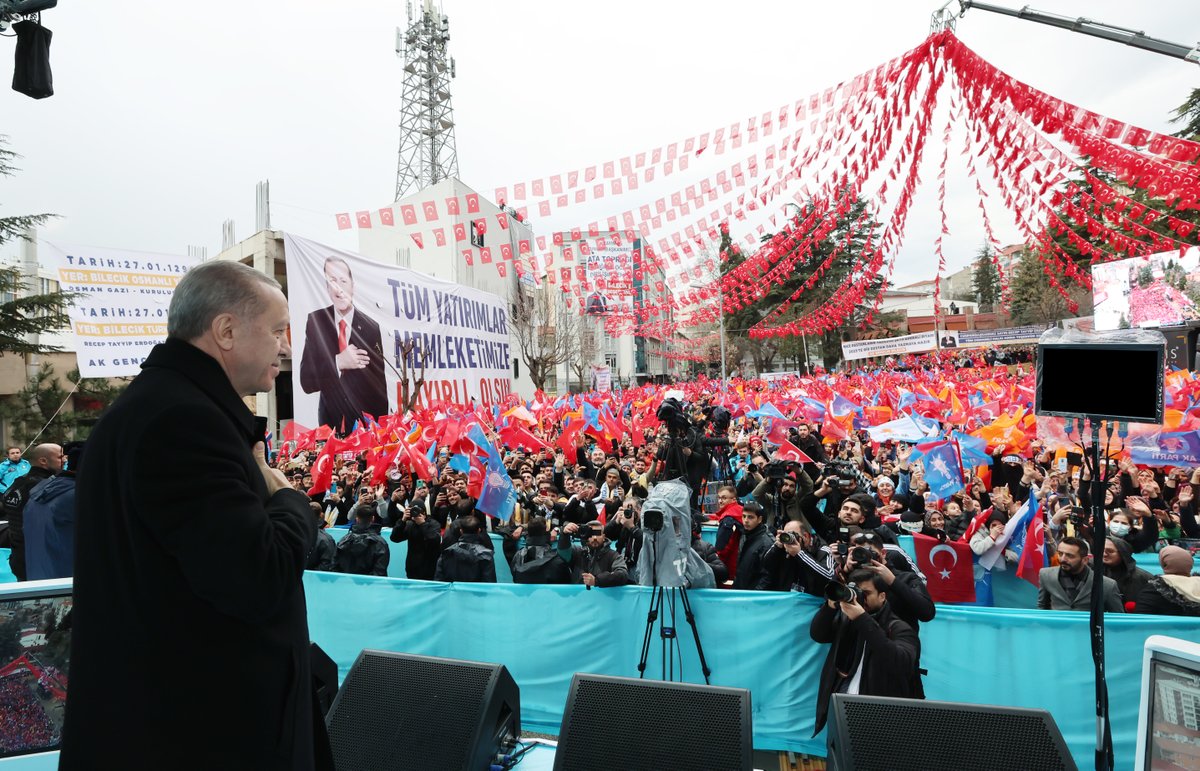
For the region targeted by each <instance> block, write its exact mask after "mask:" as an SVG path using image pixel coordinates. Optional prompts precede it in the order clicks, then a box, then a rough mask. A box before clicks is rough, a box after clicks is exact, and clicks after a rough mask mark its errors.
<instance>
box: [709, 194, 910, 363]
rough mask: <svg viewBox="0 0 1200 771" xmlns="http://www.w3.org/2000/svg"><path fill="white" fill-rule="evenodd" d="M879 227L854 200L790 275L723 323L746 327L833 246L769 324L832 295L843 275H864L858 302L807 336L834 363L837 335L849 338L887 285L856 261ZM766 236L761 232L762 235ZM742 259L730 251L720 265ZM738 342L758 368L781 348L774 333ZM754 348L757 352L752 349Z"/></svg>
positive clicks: (801, 312) (861, 203)
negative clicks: (807, 285) (835, 320)
mask: <svg viewBox="0 0 1200 771" xmlns="http://www.w3.org/2000/svg"><path fill="white" fill-rule="evenodd" d="M806 213H807V212H806V210H803V209H802V210H801V211H800V213H799V215H798V216H797V217H796V218H795V220H794V221H793V223H794V224H793V228H794V227H796V226H798V224H799V223H802V222H803V221H804V215H805V214H806ZM819 227H820V222H819V221H818V222H817V223H816V224H815V225H814V226H813V230H816V229H817V228H819ZM881 231H882V226H881V225H880V223H879V222H878V221H877V220H876V219H875V218H874V216H872V215H871V214H870V213H868V211H867V204H866V202H865V201H863V200H861V199H860V200H857V201H855V202H854V203H853V204H852V205H851V206H850V207H849V208H848V210H847V211H846V213H845V214H844V215H842V216H841V217H839V218H838V220H837V222H836V224H835V226H834V228H833V230H832V231H831V232H830V233H829V234H828V235H826V236H825V238H823V239H821V240H820V241H818V242H817V243H816V244H814V245H813V248H812V251H811V254H810V255H809V256H808V257H807V258H805V259H803V260H801V261H800V262H797V263H796V265H795V266H794V269H793V271H792V273H791V275H789V276H788V277H787V278H786V279H785V280H784V281H782V282H780V283H777V284H775V285H773V286H771V287H770V288H769V289H768V290H767V294H766V296H765V297H763V298H762V299H760V300H758V301H757V302H755V303H752V304H750V305H748V306H746V307H744V308H741V309H739V310H738V311H736V312H735V313H731V314H729V316H728V317H727V318H726V320H725V324H726V328H727V329H729V330H733V331H736V332H739V333H741V334H742V335H744V334H745V332H746V331H748V330H749V329H750V327H752V326H754V325H755V324H757V323H758V322H759V321H760V320H762V319H763V318H764V317H765V316H766V315H767V314H769V313H770V312H771V311H772V310H774V309H775V308H777V307H778V306H779V305H780V304H782V303H783V302H784V301H786V300H787V298H788V297H790V296H791V295H792V294H793V293H794V292H795V291H796V290H797V289H799V288H800V286H801V285H803V284H804V282H805V281H807V280H808V278H809V277H810V276H812V274H813V272H814V271H816V269H817V268H818V267H819V266H820V265H821V264H823V263H824V262H825V260H826V259H827V258H829V257H830V255H834V252H835V251H836V252H837V254H836V255H834V257H833V261H832V263H831V264H830V266H829V267H828V268H827V269H826V270H825V272H824V273H823V274H822V275H821V277H820V278H819V279H818V280H817V282H816V283H815V284H814V285H813V286H812V287H811V288H809V289H808V290H806V291H805V292H804V293H803V294H801V295H800V297H799V298H797V299H796V301H795V302H793V303H792V305H791V307H790V308H789V309H788V311H787V312H786V313H785V314H784V315H783V316H782V317H780V318H778V319H775V320H773V321H772V324H780V323H786V322H788V321H792V320H795V319H797V318H800V317H801V316H803V315H804V314H806V313H809V312H811V311H814V310H816V309H817V308H819V307H821V306H822V305H824V304H825V303H826V302H828V301H829V300H830V299H832V298H833V296H834V295H835V294H836V293H837V292H838V291H840V290H841V289H842V285H843V283H845V282H847V280H849V282H850V283H856V282H858V281H862V280H865V281H866V282H867V291H866V294H865V295H864V296H863V299H862V302H861V303H860V304H859V307H857V308H855V309H854V310H853V311H852V312H851V314H850V315H849V317H847V318H846V319H844V320H843V321H842V323H841V324H840V325H839V326H837V327H836V328H834V329H832V330H829V331H827V332H825V333H823V334H821V335H819V339H816V340H813V339H810V340H809V346H810V351H812V352H813V353H819V354H820V356H821V358H822V360H823V361H824V363H825V366H827V367H829V366H833V365H834V364H836V363H837V362H839V361H841V358H842V341H843V340H849V339H852V338H853V336H854V335H855V334H856V333H857V331H858V327H859V326H861V325H862V324H863V323H864V321H865V320H866V317H867V314H868V313H870V310H871V308H872V307H873V306H874V304H875V299H876V297H877V296H878V295H879V293H880V292H882V291H884V290H885V289H887V287H888V282H887V280H886V279H885V278H883V276H881V275H878V274H874V275H870V276H868V275H865V274H864V273H863V272H862V268H861V267H859V266H857V263H858V261H859V259H860V257H862V256H863V253H864V251H865V249H866V248H867V242H868V238H869V239H870V244H871V248H872V249H874V248H875V247H876V246H878V244H879V239H880V236H881ZM787 232H789V233H792V230H791V229H789V230H788V231H787ZM793 235H795V236H797V239H796V240H797V242H798V243H800V242H803V241H804V240H805V237H806V236H807V235H809V233H807V232H806V233H793ZM771 237H772V236H766V237H765V238H764V241H767V240H769V239H770V238H771ZM863 259H864V262H869V256H868V257H865V258H863ZM744 261H745V257H744V256H743V255H740V254H734V255H731V256H730V258H729V259H728V260H727V261H726V263H725V265H724V268H725V271H726V272H728V271H732V270H733V269H735V268H736V267H737V266H738V265H740V264H741V263H742V262H744ZM880 323H883V320H881V319H878V318H877V319H876V324H880ZM739 345H744V346H747V347H748V348H749V351H750V353H751V355H752V356H753V357H754V361H755V367H756V368H757V369H758V371H759V372H764V371H767V370H768V369H769V368H770V365H771V364H772V363H773V360H774V358H775V356H776V355H777V354H778V353H779V352H780V340H779V339H778V338H774V339H772V338H766V339H760V340H751V339H749V338H748V337H740V338H739ZM756 349H757V350H758V351H759V352H760V353H758V354H757V355H756V353H755V352H756ZM801 350H802V349H801ZM787 355H789V356H792V355H794V352H789V353H788V354H787Z"/></svg>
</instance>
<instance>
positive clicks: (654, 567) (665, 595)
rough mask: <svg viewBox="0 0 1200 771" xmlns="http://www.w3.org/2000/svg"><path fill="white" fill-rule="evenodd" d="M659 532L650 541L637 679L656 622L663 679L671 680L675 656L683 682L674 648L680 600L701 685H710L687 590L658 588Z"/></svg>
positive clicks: (678, 653) (643, 673)
mask: <svg viewBox="0 0 1200 771" xmlns="http://www.w3.org/2000/svg"><path fill="white" fill-rule="evenodd" d="M662 532H663V531H662V529H659V530H657V531H655V532H654V541H653V544H652V547H651V562H650V569H651V577H652V578H651V580H652V581H653V584H654V587H653V589H652V591H651V594H650V611H649V612H648V613H647V614H646V633H645V635H644V636H643V637H642V654H641V657H640V658H639V659H638V666H637V669H638V677H639V678H645V676H646V662H647V661H648V660H649V658H650V640H651V639H652V638H653V636H654V625H655V623H657V624H658V630H659V631H658V636H659V639H660V640H661V641H662V671H663V679H664V680H674V679H675V660H676V657H677V656H678V659H679V680H680V682H682V681H683V656H682V652H681V651H680V650H679V648H678V645H679V635H678V629H679V627H678V625H677V623H676V618H677V615H676V609H677V601H678V600H679V599H682V600H683V617H684V619H686V620H687V623H688V625H689V626H691V627H692V639H693V640H695V641H696V654H697V655H698V656H699V657H700V670H701V671H702V672H703V673H704V684H705V685H711V683H709V680H708V676H709V675H711V674H712V670H711V669H709V668H708V661H707V660H706V659H705V658H704V646H703V645H701V643H700V630H699V629H698V628H697V627H696V614H694V613H693V612H692V603H691V600H689V599H688V593H687V587H685V586H669V587H667V586H659V585H658V538H659V536H660V535H661V534H662ZM667 599H669V600H670V604H669V605H668V604H666V600H667ZM664 608H665V610H664ZM667 612H669V613H670V626H668V625H667V624H666V621H667V616H666V614H667Z"/></svg>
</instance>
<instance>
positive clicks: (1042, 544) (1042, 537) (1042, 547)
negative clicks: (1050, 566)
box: [1017, 512, 1046, 586]
mask: <svg viewBox="0 0 1200 771" xmlns="http://www.w3.org/2000/svg"><path fill="white" fill-rule="evenodd" d="M1044 567H1046V533H1045V525H1044V524H1042V517H1041V513H1040V512H1037V513H1035V514H1034V515H1033V517H1032V518H1030V520H1029V526H1028V529H1027V530H1026V531H1025V545H1024V546H1023V547H1022V548H1021V560H1020V561H1019V562H1018V563H1017V575H1018V576H1019V577H1021V578H1024V579H1025V580H1026V581H1028V582H1029V583H1031V584H1033V585H1034V586H1039V578H1038V577H1039V575H1040V574H1041V572H1042V568H1044Z"/></svg>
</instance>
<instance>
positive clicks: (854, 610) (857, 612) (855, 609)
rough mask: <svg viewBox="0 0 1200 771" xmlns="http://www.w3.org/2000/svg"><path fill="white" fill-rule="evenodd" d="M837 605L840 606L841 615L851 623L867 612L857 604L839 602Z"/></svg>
mask: <svg viewBox="0 0 1200 771" xmlns="http://www.w3.org/2000/svg"><path fill="white" fill-rule="evenodd" d="M838 605H839V606H841V609H842V615H843V616H845V617H846V618H848V619H850V620H851V621H853V620H854V619H856V618H858V617H859V616H861V615H862V614H864V613H866V612H867V609H866V608H864V607H863V606H862V605H859V604H858V603H857V602H839V603H838Z"/></svg>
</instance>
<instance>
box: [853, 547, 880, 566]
mask: <svg viewBox="0 0 1200 771" xmlns="http://www.w3.org/2000/svg"><path fill="white" fill-rule="evenodd" d="M850 559H852V560H854V562H855V564H858V565H867V564H869V563H871V562H872V561H874V559H875V552H873V551H871V550H870V549H868V548H867V547H865V546H855V547H854V548H853V549H851V550H850Z"/></svg>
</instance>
